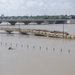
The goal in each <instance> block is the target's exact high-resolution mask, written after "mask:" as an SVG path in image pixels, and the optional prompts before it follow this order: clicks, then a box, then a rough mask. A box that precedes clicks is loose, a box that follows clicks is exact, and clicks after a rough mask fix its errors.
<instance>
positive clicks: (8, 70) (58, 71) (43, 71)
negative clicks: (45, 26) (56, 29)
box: [0, 26, 75, 75]
mask: <svg viewBox="0 0 75 75" xmlns="http://www.w3.org/2000/svg"><path fill="white" fill-rule="evenodd" d="M26 27H27V26H26ZM9 47H12V48H13V49H12V50H9V49H8V48H9ZM0 75H75V40H68V39H67V40H66V39H58V38H50V37H43V36H34V35H21V34H0Z"/></svg>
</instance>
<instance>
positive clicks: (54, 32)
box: [0, 27, 75, 39]
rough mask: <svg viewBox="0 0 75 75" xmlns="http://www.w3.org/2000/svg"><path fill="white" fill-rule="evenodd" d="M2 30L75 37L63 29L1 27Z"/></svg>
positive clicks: (54, 36)
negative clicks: (62, 30)
mask: <svg viewBox="0 0 75 75" xmlns="http://www.w3.org/2000/svg"><path fill="white" fill-rule="evenodd" d="M0 30H4V31H6V32H8V33H11V32H13V31H16V32H20V33H21V34H34V35H38V36H47V37H53V38H64V39H75V35H71V34H69V33H67V32H61V31H49V30H37V29H26V28H24V29H19V28H7V27H0Z"/></svg>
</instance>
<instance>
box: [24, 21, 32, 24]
mask: <svg viewBox="0 0 75 75" xmlns="http://www.w3.org/2000/svg"><path fill="white" fill-rule="evenodd" d="M23 23H24V24H25V25H28V24H29V23H31V21H24V22H23Z"/></svg>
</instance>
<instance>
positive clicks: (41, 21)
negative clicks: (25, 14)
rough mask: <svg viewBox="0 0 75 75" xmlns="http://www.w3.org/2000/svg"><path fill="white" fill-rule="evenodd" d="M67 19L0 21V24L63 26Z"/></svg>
mask: <svg viewBox="0 0 75 75" xmlns="http://www.w3.org/2000/svg"><path fill="white" fill-rule="evenodd" d="M67 20H68V19H0V23H2V22H9V23H10V24H11V25H15V24H16V23H17V22H19V23H24V24H25V25H28V24H29V23H32V22H33V23H34V22H35V23H37V24H42V23H43V22H48V23H49V24H64V23H67Z"/></svg>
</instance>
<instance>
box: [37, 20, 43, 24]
mask: <svg viewBox="0 0 75 75" xmlns="http://www.w3.org/2000/svg"><path fill="white" fill-rule="evenodd" d="M43 22H44V21H36V23H37V24H41V23H43Z"/></svg>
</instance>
